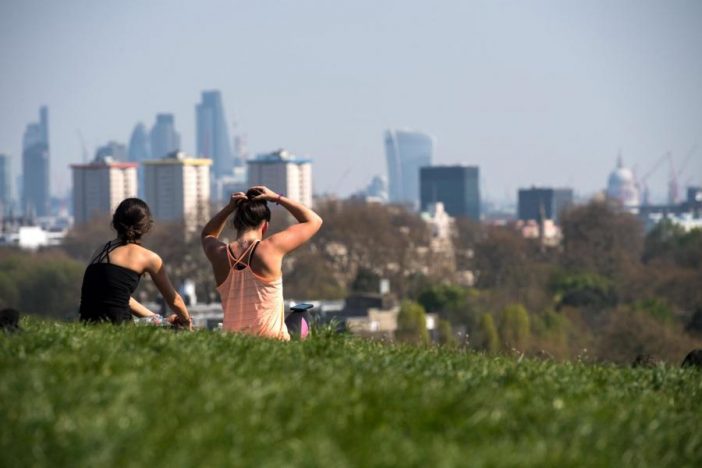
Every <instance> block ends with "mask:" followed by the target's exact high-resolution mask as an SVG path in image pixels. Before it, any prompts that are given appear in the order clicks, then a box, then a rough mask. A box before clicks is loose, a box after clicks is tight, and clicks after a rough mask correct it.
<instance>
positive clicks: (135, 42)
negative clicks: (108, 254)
mask: <svg viewBox="0 0 702 468" xmlns="http://www.w3.org/2000/svg"><path fill="white" fill-rule="evenodd" d="M204 89H220V90H221V91H222V93H223V97H224V104H225V108H226V113H227V117H228V119H229V124H230V125H231V124H232V123H233V121H236V123H237V124H238V129H239V131H241V132H243V133H245V134H246V135H247V137H248V142H249V148H250V150H251V151H252V152H254V153H257V152H263V151H270V150H274V149H276V148H279V147H285V148H288V149H289V150H291V151H292V152H294V153H297V154H301V155H306V156H309V157H311V158H313V159H314V161H315V165H314V183H315V188H316V191H317V192H337V193H339V194H342V195H346V194H348V193H350V192H353V191H355V190H357V189H360V188H362V187H363V186H365V185H366V184H367V182H368V181H369V179H370V178H371V177H372V176H373V175H374V174H385V172H386V165H385V155H384V148H383V131H384V129H386V128H389V127H393V128H414V129H418V130H423V131H425V132H427V133H430V134H432V135H434V136H435V137H436V141H437V146H436V154H435V163H438V164H443V163H467V164H477V165H479V166H480V168H481V171H482V174H481V175H482V179H483V182H482V184H483V190H484V193H485V194H487V196H489V197H491V198H499V199H503V198H506V197H509V198H515V196H516V194H515V190H516V189H517V188H518V187H520V186H528V185H532V184H537V185H538V184H548V185H559V186H561V185H570V186H573V187H574V188H575V189H576V191H577V192H578V193H581V194H585V193H590V192H593V191H595V190H599V189H601V188H602V187H603V186H604V184H605V182H606V178H607V175H608V173H609V171H610V170H611V169H612V167H613V166H614V164H615V160H616V155H617V152H618V151H619V149H621V151H622V153H623V156H624V161H625V163H627V164H629V165H631V166H635V167H636V168H637V169H638V171H639V173H644V172H645V171H646V170H647V169H648V168H649V167H650V166H652V165H653V163H654V162H655V160H656V159H657V158H659V157H660V155H661V154H663V153H664V152H665V151H668V150H670V151H672V152H673V155H674V157H675V159H676V161H677V163H678V164H680V163H681V161H682V160H683V159H684V158H685V156H686V154H687V153H688V152H689V150H690V148H691V147H692V146H693V145H694V144H695V143H698V144H700V145H702V2H700V1H698V0H689V1H675V0H661V1H645V0H634V1H616V0H603V1H594V0H587V1H585V0H582V1H577V2H574V1H565V0H558V1H528V0H515V1H467V0H463V1H461V0H457V1H441V0H434V1H413V0H402V1H383V0H372V1H370V0H369V1H367V0H353V1H329V0H327V1H321V0H320V1H310V0H307V1H305V0H294V1H293V0H291V1H268V0H256V1H203V0H198V1H192V2H186V1H179V2H176V1H142V0H138V1H124V0H121V1H113V0H109V1H108V0H101V1H92V0H85V1H52V0H46V1H36V0H1V1H0V109H1V112H0V152H5V153H9V154H10V155H12V156H13V158H14V161H13V164H14V168H15V170H18V169H19V167H20V166H21V160H20V156H21V140H22V133H23V131H24V128H25V125H26V124H27V123H28V122H32V121H36V120H37V119H38V108H39V106H40V105H41V104H47V105H48V106H49V117H50V144H51V157H52V163H51V164H52V168H51V171H52V184H53V185H52V191H53V192H54V193H62V194H63V193H65V192H66V191H67V190H68V188H69V185H70V177H69V174H70V173H69V170H68V167H67V166H68V164H69V163H71V162H78V161H80V160H81V157H82V150H81V144H80V140H79V137H78V133H77V130H80V132H81V133H82V134H83V135H84V136H85V140H86V142H87V144H88V147H89V149H90V151H91V156H92V152H93V151H94V149H95V147H96V146H98V145H101V144H104V143H105V142H107V141H108V140H111V139H115V140H118V141H122V142H125V143H126V142H127V141H128V138H129V135H130V133H131V130H132V128H133V126H134V124H135V123H136V122H138V121H143V122H144V123H146V124H147V125H148V126H149V127H150V126H151V125H152V124H153V122H154V119H155V114H156V113H157V112H173V113H175V115H176V126H177V128H178V130H179V131H180V132H181V134H182V142H183V145H182V146H183V149H185V150H186V151H189V152H192V151H194V147H195V136H194V131H195V115H194V114H195V111H194V106H195V104H196V102H197V101H199V99H200V92H201V91H202V90H204ZM667 172H668V170H667V168H664V169H662V170H660V171H659V172H658V173H657V176H654V177H652V178H651V179H650V180H651V185H652V189H653V190H654V192H657V193H659V194H662V193H664V191H665V182H666V180H667ZM689 179H691V181H692V182H695V183H702V147H701V148H700V149H699V150H698V151H697V152H696V153H695V154H694V156H693V157H692V159H691V160H690V163H689V164H688V166H687V170H686V171H685V174H684V175H683V176H682V177H681V183H684V182H686V181H687V180H689Z"/></svg>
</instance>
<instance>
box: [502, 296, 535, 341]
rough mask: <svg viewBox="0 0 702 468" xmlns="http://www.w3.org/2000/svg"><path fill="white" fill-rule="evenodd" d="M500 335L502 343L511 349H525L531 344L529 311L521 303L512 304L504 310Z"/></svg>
mask: <svg viewBox="0 0 702 468" xmlns="http://www.w3.org/2000/svg"><path fill="white" fill-rule="evenodd" d="M500 336H501V338H502V343H504V345H505V346H506V347H507V348H508V349H509V348H515V349H518V350H520V351H524V349H526V347H527V346H528V345H529V339H530V337H531V330H530V328H529V313H528V312H527V310H526V309H525V308H524V306H523V305H521V304H512V305H510V306H507V307H505V308H504V309H503V310H502V320H501V321H500Z"/></svg>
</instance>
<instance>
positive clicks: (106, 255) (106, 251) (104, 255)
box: [90, 241, 113, 263]
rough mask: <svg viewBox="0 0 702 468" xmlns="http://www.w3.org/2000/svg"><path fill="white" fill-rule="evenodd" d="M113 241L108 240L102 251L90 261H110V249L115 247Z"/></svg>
mask: <svg viewBox="0 0 702 468" xmlns="http://www.w3.org/2000/svg"><path fill="white" fill-rule="evenodd" d="M111 244H112V242H111V241H110V242H108V243H107V244H105V246H104V247H103V248H102V250H101V251H100V252H98V254H97V255H95V257H93V259H92V261H91V262H90V263H102V261H103V260H105V259H107V263H110V251H112V250H113V249H112V248H111V247H112V245H111Z"/></svg>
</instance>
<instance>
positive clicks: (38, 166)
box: [22, 106, 49, 216]
mask: <svg viewBox="0 0 702 468" xmlns="http://www.w3.org/2000/svg"><path fill="white" fill-rule="evenodd" d="M22 209H23V211H24V214H25V215H30V214H33V215H36V216H47V215H48V214H49V111H48V109H47V108H46V106H42V107H41V108H40V109H39V123H30V124H28V125H27V128H26V130H25V131H24V138H23V141H22Z"/></svg>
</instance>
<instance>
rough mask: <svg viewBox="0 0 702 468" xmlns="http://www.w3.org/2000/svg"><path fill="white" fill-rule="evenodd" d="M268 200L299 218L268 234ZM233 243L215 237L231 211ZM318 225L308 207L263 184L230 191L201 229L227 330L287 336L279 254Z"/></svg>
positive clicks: (289, 248)
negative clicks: (215, 212)
mask: <svg viewBox="0 0 702 468" xmlns="http://www.w3.org/2000/svg"><path fill="white" fill-rule="evenodd" d="M269 201H274V202H276V203H277V204H279V205H281V206H283V207H284V208H285V209H287V210H288V211H289V212H290V214H292V215H293V216H294V217H295V219H297V221H298V223H297V224H294V225H292V226H290V227H289V228H287V229H285V230H284V231H281V232H278V233H276V234H273V235H271V236H269V237H267V238H264V237H265V236H266V233H267V231H268V226H269V223H270V220H271V212H270V209H269V208H268V203H267V202H269ZM232 214H233V215H234V216H233V220H232V223H233V225H234V228H235V229H236V239H235V240H234V241H233V242H229V243H228V242H223V241H221V240H220V239H219V237H220V235H221V234H222V230H223V228H224V225H225V223H226V221H227V218H229V216H230V215H232ZM321 225H322V219H321V218H320V217H319V216H318V215H317V214H316V213H315V212H314V211H312V210H311V209H309V208H307V207H306V206H304V205H302V204H301V203H298V202H296V201H293V200H290V199H288V198H285V197H284V196H283V195H278V194H276V193H275V192H273V191H272V190H270V189H268V188H267V187H264V186H258V187H253V188H251V189H249V190H248V191H247V192H246V193H245V194H244V193H242V192H238V193H235V194H234V195H232V197H231V199H230V201H229V203H228V204H227V206H226V207H224V208H223V209H222V210H221V211H220V212H219V213H217V214H216V215H215V216H214V217H213V218H212V219H211V220H210V221H209V222H208V223H207V225H206V226H205V227H204V228H203V230H202V247H203V249H204V251H205V255H207V258H208V260H209V261H210V263H211V264H212V270H213V272H214V276H215V281H216V283H217V292H219V295H220V297H221V299H222V309H223V310H224V324H223V328H224V329H225V330H227V331H236V332H242V333H248V334H252V335H257V336H264V337H269V338H276V339H280V340H289V339H290V335H289V333H288V329H287V327H286V326H285V309H284V305H283V273H282V264H283V257H284V256H285V255H286V254H287V253H289V252H292V251H293V250H295V249H296V248H298V247H299V246H301V245H302V244H304V243H305V242H307V241H308V240H309V239H310V238H311V237H312V236H314V235H315V233H316V232H317V231H318V230H319V228H320V226H321Z"/></svg>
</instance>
